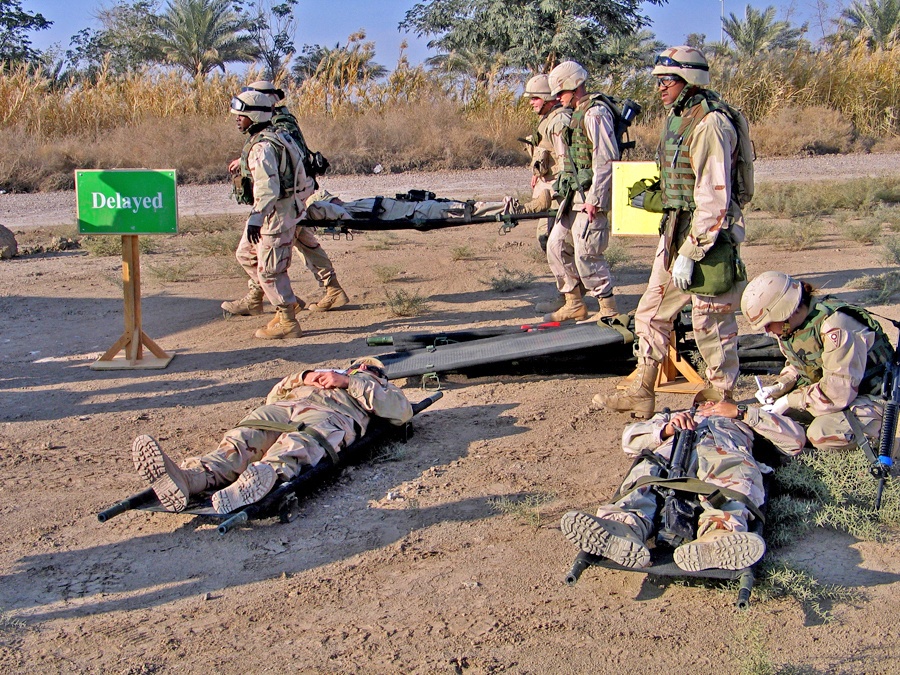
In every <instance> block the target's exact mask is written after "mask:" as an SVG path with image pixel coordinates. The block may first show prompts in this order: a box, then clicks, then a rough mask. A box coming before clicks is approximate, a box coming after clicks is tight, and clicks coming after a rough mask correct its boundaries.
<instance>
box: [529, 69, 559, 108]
mask: <svg viewBox="0 0 900 675" xmlns="http://www.w3.org/2000/svg"><path fill="white" fill-rule="evenodd" d="M525 96H526V97H527V98H540V99H543V100H545V101H552V100H554V99H555V98H556V97H555V96H554V95H553V93H552V92H551V91H550V78H549V77H548V76H547V75H544V74H540V75H535V76H534V77H532V78H531V79H530V80H528V82H526V83H525Z"/></svg>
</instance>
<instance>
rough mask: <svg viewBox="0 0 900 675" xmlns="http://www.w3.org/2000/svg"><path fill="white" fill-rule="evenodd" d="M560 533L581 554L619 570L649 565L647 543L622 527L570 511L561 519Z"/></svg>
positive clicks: (624, 525)
mask: <svg viewBox="0 0 900 675" xmlns="http://www.w3.org/2000/svg"><path fill="white" fill-rule="evenodd" d="M560 529H561V530H562V533H563V534H564V535H566V538H567V539H568V540H569V541H571V542H572V543H573V544H575V545H576V546H578V547H579V548H580V549H581V550H582V551H586V552H587V553H590V554H592V555H597V556H602V557H603V558H608V559H610V560H612V561H613V562H615V563H618V564H619V565H621V566H622V567H633V568H640V567H647V566H648V565H649V564H650V549H649V548H647V544H646V542H644V540H643V539H641V537H640V535H639V534H638V533H637V532H635V531H634V530H633V529H631V528H630V527H629V526H628V525H626V524H625V523H620V522H618V521H615V520H608V519H606V518H598V517H596V516H591V515H589V514H587V513H581V512H579V511H569V512H568V513H567V514H565V515H564V516H563V517H562V521H561V522H560Z"/></svg>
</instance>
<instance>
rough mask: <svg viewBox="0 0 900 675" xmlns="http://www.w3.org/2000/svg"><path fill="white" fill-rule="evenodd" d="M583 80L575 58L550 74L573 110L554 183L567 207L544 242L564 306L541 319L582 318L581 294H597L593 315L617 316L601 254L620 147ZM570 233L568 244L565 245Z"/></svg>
mask: <svg viewBox="0 0 900 675" xmlns="http://www.w3.org/2000/svg"><path fill="white" fill-rule="evenodd" d="M587 78H588V73H587V71H586V70H585V69H584V68H583V67H582V66H581V65H579V64H578V63H576V62H575V61H563V62H562V63H560V64H559V65H558V66H556V68H554V69H553V70H551V71H550V74H549V76H548V80H549V83H550V90H551V92H552V93H553V94H554V95H555V96H556V97H557V99H559V101H560V103H562V104H563V106H565V107H566V108H569V109H570V110H572V119H571V121H570V124H569V129H568V130H567V133H566V140H567V150H566V157H565V162H564V167H563V171H562V173H561V174H560V176H559V178H558V180H557V183H556V184H557V192H558V193H559V198H560V199H561V200H562V201H563V202H564V204H569V205H571V206H570V208H565V209H563V210H562V211H561V212H560V214H559V215H558V216H557V219H556V223H555V224H554V226H553V229H552V230H551V232H550V239H549V240H548V242H547V262H548V263H550V270H551V271H552V272H553V276H555V277H556V287H557V289H558V290H559V292H560V293H563V294H564V295H565V298H566V304H565V305H563V306H562V307H561V308H560V309H559V310H557V311H555V312H553V313H552V314H547V315H546V316H545V317H544V321H568V320H573V319H574V320H576V321H577V320H582V319H586V318H587V315H588V312H587V307H586V306H585V304H584V301H583V300H582V293H584V294H587V295H591V296H593V297H595V298H597V302H598V304H599V306H600V311H599V312H598V313H597V315H596V318H600V317H607V316H614V315H616V314H618V308H617V307H616V300H615V297H614V296H613V279H612V274H611V273H610V271H609V263H607V261H606V257H605V256H604V252H605V251H606V249H607V248H608V247H609V234H610V232H609V215H608V214H609V210H610V206H611V204H612V197H611V187H612V162H614V161H616V160H618V159H619V146H618V144H617V143H616V136H615V128H614V122H613V114H612V111H611V110H610V109H609V107H607V105H606V104H605V103H603V102H602V101H601V100H600V99H599V98H598V97H597V96H595V95H593V94H590V93H588V91H587V89H586V83H587ZM568 236H571V241H572V248H568V247H567V246H566V244H565V239H566V238H567V237H568ZM582 289H583V290H582Z"/></svg>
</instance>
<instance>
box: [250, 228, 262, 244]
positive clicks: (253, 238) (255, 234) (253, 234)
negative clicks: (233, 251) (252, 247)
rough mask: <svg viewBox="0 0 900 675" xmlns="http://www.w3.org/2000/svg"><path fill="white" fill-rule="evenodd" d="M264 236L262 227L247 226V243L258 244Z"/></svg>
mask: <svg viewBox="0 0 900 675" xmlns="http://www.w3.org/2000/svg"><path fill="white" fill-rule="evenodd" d="M261 234H262V227H260V226H259V225H250V224H249V223H248V224H247V241H249V242H250V243H251V244H258V243H259V237H260V235H261Z"/></svg>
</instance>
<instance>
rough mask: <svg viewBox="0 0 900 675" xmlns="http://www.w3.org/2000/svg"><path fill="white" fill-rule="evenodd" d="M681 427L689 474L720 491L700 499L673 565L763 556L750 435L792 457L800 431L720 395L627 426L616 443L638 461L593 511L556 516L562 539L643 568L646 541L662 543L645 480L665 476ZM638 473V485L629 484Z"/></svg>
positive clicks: (730, 563) (800, 442)
mask: <svg viewBox="0 0 900 675" xmlns="http://www.w3.org/2000/svg"><path fill="white" fill-rule="evenodd" d="M704 398H707V399H708V398H719V399H721V395H717V392H716V391H715V390H706V392H701V393H700V394H698V399H704ZM685 429H690V430H695V431H696V434H695V439H694V442H693V444H692V446H693V447H691V448H689V449H688V453H687V461H686V466H687V467H688V476H690V477H694V478H697V479H699V480H700V481H703V482H704V483H706V484H709V485H710V486H711V488H712V489H715V488H719V493H718V494H717V495H709V497H705V496H701V497H699V508H700V515H699V518H698V524H697V528H696V538H693V539H692V540H687V541H684V542H683V543H680V545H678V547H677V548H676V549H675V552H674V559H675V563H676V564H677V565H678V566H679V567H680V568H681V569H684V570H688V571H699V570H704V569H710V568H721V569H728V570H738V569H743V568H745V567H748V566H749V565H752V564H754V563H755V562H757V561H758V560H759V559H760V558H762V556H763V554H764V553H765V551H766V545H765V541H764V540H763V539H762V537H760V536H759V535H757V534H754V533H752V532H750V531H749V529H750V528H749V527H748V524H749V521H750V519H751V518H752V517H753V512H754V511H756V512H758V510H759V507H761V506H762V504H763V503H764V501H765V494H764V491H763V482H762V476H763V470H764V469H763V467H761V466H760V464H759V463H758V462H757V461H756V460H755V459H754V458H753V452H752V449H753V442H754V436H755V434H759V435H760V436H762V437H764V438H766V439H768V440H769V441H771V442H772V443H773V444H774V445H775V446H776V447H777V448H778V450H779V451H780V452H782V453H784V454H785V455H797V454H798V453H799V452H800V451H801V449H802V448H803V446H804V443H805V441H806V436H805V434H804V432H803V428H802V427H801V426H800V425H799V424H797V423H796V422H794V421H793V420H790V419H788V418H787V417H783V416H781V415H777V414H774V413H769V412H765V411H764V410H761V409H758V408H751V409H747V408H746V406H738V405H736V404H735V403H733V402H731V401H723V400H718V401H712V400H707V401H706V402H705V403H703V404H702V405H700V407H699V408H698V409H697V413H696V416H695V417H693V418H692V417H691V415H690V414H689V413H685V412H680V413H675V414H670V413H667V412H663V413H659V414H657V415H654V416H653V417H652V418H651V419H649V420H647V421H645V422H637V423H634V424H631V425H629V426H627V427H626V428H625V431H624V433H623V434H622V448H623V450H624V451H625V453H626V454H628V455H631V456H634V457H638V458H639V461H637V462H636V463H635V465H634V466H633V467H632V469H631V471H630V472H629V474H628V476H626V478H625V481H624V482H623V484H622V487H621V488H620V489H619V493H618V495H617V497H615V498H614V500H613V502H612V503H610V504H604V505H602V506H600V508H599V509H598V510H597V515H596V516H591V515H588V514H586V513H581V512H578V511H570V512H569V513H566V514H565V515H564V516H563V517H562V524H561V527H562V531H563V533H564V534H565V535H566V537H567V538H568V539H569V540H570V541H571V542H572V543H573V544H575V545H576V546H579V547H580V548H581V549H582V550H584V551H586V552H588V553H591V554H593V555H597V556H603V557H604V558H608V559H610V560H612V561H614V562H616V563H618V564H620V565H622V566H624V567H633V568H640V567H647V566H649V565H650V549H649V547H648V546H647V542H648V540H649V539H650V538H651V537H654V536H657V544H659V543H660V537H659V532H658V529H657V528H658V525H657V523H658V520H659V518H658V516H659V513H658V512H659V509H660V508H661V506H662V504H663V500H662V499H659V498H658V497H659V492H660V488H659V487H658V486H653V485H643V482H644V481H646V480H652V479H651V478H650V477H659V478H665V477H666V475H667V469H668V467H667V463H668V462H669V460H670V458H671V457H672V453H673V449H674V448H675V439H676V435H677V432H679V430H685ZM639 479H643V480H642V481H641V483H642V486H640V487H638V488H637V489H631V488H632V487H633V486H634V484H635V482H636V481H638V480H639Z"/></svg>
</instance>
